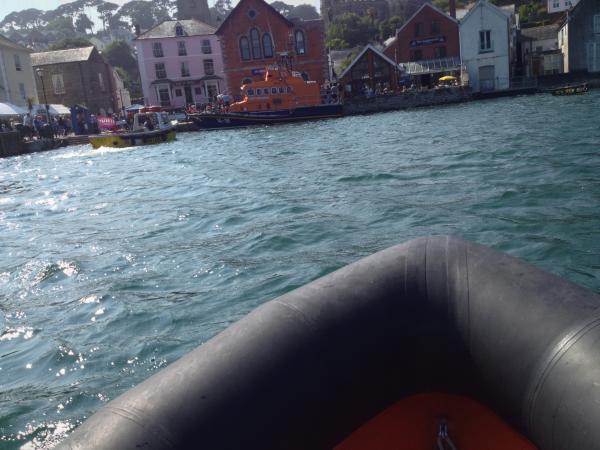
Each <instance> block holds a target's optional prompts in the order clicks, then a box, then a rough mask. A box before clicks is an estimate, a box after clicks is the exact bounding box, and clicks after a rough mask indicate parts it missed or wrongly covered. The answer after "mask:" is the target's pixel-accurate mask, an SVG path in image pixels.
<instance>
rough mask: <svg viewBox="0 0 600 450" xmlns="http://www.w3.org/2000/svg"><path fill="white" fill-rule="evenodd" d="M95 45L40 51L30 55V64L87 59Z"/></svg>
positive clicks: (37, 64)
mask: <svg viewBox="0 0 600 450" xmlns="http://www.w3.org/2000/svg"><path fill="white" fill-rule="evenodd" d="M94 49H95V47H93V46H92V47H82V48H70V49H67V50H55V51H53V52H40V53H33V54H32V55H31V65H32V66H34V67H35V66H46V65H49V64H62V63H70V62H80V61H87V60H89V59H90V56H92V52H93V51H94Z"/></svg>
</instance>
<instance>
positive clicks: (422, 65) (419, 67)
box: [398, 56, 461, 75]
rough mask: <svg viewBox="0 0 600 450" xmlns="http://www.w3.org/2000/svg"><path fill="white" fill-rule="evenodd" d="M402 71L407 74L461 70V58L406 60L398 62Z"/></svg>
mask: <svg viewBox="0 0 600 450" xmlns="http://www.w3.org/2000/svg"><path fill="white" fill-rule="evenodd" d="M398 66H399V67H400V71H401V72H404V73H406V74H407V75H423V74H427V73H438V72H450V71H453V70H460V68H461V65H460V58H459V57H458V56H452V57H448V58H439V59H427V60H424V61H413V62H404V63H400V64H398Z"/></svg>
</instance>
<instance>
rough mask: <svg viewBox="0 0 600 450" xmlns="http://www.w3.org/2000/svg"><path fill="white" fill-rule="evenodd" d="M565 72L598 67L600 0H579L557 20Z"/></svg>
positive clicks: (599, 64)
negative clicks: (561, 19) (559, 21)
mask: <svg viewBox="0 0 600 450" xmlns="http://www.w3.org/2000/svg"><path fill="white" fill-rule="evenodd" d="M558 46H559V48H560V49H561V51H562V54H563V67H564V71H565V72H585V71H587V72H599V71H600V0H580V1H579V3H578V4H577V6H575V7H574V8H573V9H572V10H570V11H569V12H568V13H567V14H566V15H565V18H564V20H563V21H562V22H561V23H560V26H559V31H558Z"/></svg>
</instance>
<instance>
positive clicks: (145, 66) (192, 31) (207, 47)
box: [134, 19, 227, 108]
mask: <svg viewBox="0 0 600 450" xmlns="http://www.w3.org/2000/svg"><path fill="white" fill-rule="evenodd" d="M134 43H135V46H136V50H137V57H138V65H139V68H140V76H141V79H142V90H143V92H144V102H145V103H146V104H152V105H161V106H163V107H167V108H183V107H185V106H187V105H191V104H206V103H209V102H210V101H212V100H214V98H215V97H216V96H217V95H218V94H220V93H221V92H224V91H226V90H227V84H226V80H225V76H224V68H223V57H222V52H221V45H220V43H219V39H218V37H217V35H216V34H215V28H214V27H212V26H211V25H208V24H206V23H204V22H201V21H199V20H196V19H189V20H167V21H164V22H162V23H160V24H159V25H156V26H155V27H153V28H151V29H149V30H148V31H146V32H145V33H143V34H141V35H140V36H138V37H137V38H136V39H135V40H134Z"/></svg>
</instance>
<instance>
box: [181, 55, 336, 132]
mask: <svg viewBox="0 0 600 450" xmlns="http://www.w3.org/2000/svg"><path fill="white" fill-rule="evenodd" d="M241 96H242V100H241V101H239V102H235V103H232V104H229V102H227V101H224V102H219V103H218V104H217V105H216V106H214V107H211V109H209V110H207V111H204V112H202V113H196V114H190V115H189V117H190V118H191V119H192V120H193V121H194V122H195V123H196V124H197V125H198V126H199V127H200V128H208V129H213V128H231V127H240V126H248V125H259V124H262V125H268V124H276V123H287V122H297V121H302V120H314V119H325V118H331V117H340V116H342V105H341V104H340V103H338V102H335V103H324V101H323V99H322V96H321V88H320V87H319V85H318V84H317V83H316V82H315V81H307V80H305V79H304V78H303V77H302V74H301V73H299V72H294V71H292V72H290V71H288V70H287V68H285V67H284V66H282V65H279V64H273V65H271V66H269V67H267V69H266V71H265V77H264V79H263V80H261V81H258V82H254V83H251V84H244V85H242V87H241Z"/></svg>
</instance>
